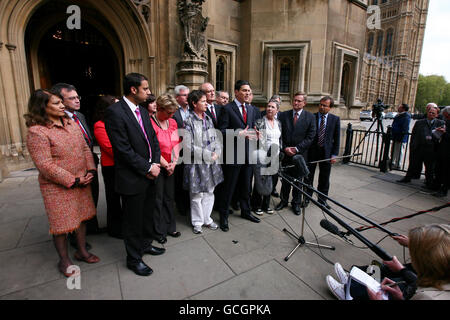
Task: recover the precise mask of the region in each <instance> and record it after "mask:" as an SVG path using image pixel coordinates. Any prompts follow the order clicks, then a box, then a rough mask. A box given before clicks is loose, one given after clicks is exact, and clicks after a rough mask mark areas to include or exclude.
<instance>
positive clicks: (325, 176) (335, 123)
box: [307, 96, 341, 209]
mask: <svg viewBox="0 0 450 320" xmlns="http://www.w3.org/2000/svg"><path fill="white" fill-rule="evenodd" d="M333 107H334V100H333V98H332V97H329V96H325V97H323V98H322V99H321V100H320V102H319V112H317V113H315V114H314V115H315V117H316V124H317V133H316V136H315V138H314V141H313V143H312V145H311V147H310V148H309V150H308V161H309V162H314V161H319V160H325V159H330V160H328V161H324V162H319V185H318V187H317V190H319V191H320V192H321V193H323V194H325V195H328V191H329V189H330V173H331V165H332V164H333V163H335V162H336V159H334V158H335V157H337V155H338V154H339V144H340V131H341V119H340V118H339V117H338V116H336V115H334V114H331V113H330V110H331V108H333ZM316 165H317V163H309V164H308V168H309V171H310V174H309V176H308V181H307V182H308V183H309V184H310V185H311V186H312V185H313V183H314V173H315V170H316ZM308 193H309V194H310V195H312V191H311V190H310V191H309V192H308ZM318 200H319V202H320V203H322V204H323V205H324V206H325V207H327V208H328V209H330V206H329V205H328V203H327V201H326V199H325V198H324V197H321V196H318Z"/></svg>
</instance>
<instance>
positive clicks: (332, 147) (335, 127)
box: [310, 112, 341, 160]
mask: <svg viewBox="0 0 450 320" xmlns="http://www.w3.org/2000/svg"><path fill="white" fill-rule="evenodd" d="M314 116H315V119H316V127H317V130H316V135H315V137H314V141H313V143H312V145H311V147H310V151H313V150H314V149H317V148H319V145H318V142H319V112H317V113H315V114H314ZM326 124H327V126H326V128H325V139H324V145H323V147H324V151H325V158H324V159H329V158H331V156H333V155H334V156H337V155H338V154H339V145H340V137H341V119H340V118H339V117H338V116H335V115H334V114H331V113H328V116H327V122H326ZM310 160H311V159H310Z"/></svg>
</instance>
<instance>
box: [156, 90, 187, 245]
mask: <svg viewBox="0 0 450 320" xmlns="http://www.w3.org/2000/svg"><path fill="white" fill-rule="evenodd" d="M177 109H178V103H177V101H176V100H175V98H174V96H172V95H171V94H163V95H161V96H159V97H158V99H156V113H155V114H153V115H152V116H151V119H152V126H153V129H154V130H155V133H156V137H157V138H158V142H159V148H160V150H161V159H160V163H161V173H160V175H159V176H158V178H157V179H156V202H155V208H154V209H153V222H154V232H155V237H156V241H158V242H159V243H161V244H163V243H166V242H167V235H169V236H172V237H179V236H180V235H181V233H180V232H178V231H176V223H175V214H174V206H173V204H174V201H175V180H174V175H173V173H174V170H175V166H176V164H177V161H178V157H179V152H180V151H179V141H180V138H179V136H178V132H177V131H178V126H177V123H176V121H175V120H174V119H172V116H173V114H174V113H175V111H177Z"/></svg>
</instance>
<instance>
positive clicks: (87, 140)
mask: <svg viewBox="0 0 450 320" xmlns="http://www.w3.org/2000/svg"><path fill="white" fill-rule="evenodd" d="M73 121H75V122H76V123H77V124H78V126H79V127H80V129H81V132H82V133H83V136H84V140H86V142H87V144H88V145H89V146H90V145H91V139H89V136H88V135H87V133H86V131H84V128H83V126H82V125H81V123H80V120H79V119H78V117H77V115H76V114H75V113H74V114H73Z"/></svg>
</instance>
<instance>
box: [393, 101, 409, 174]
mask: <svg viewBox="0 0 450 320" xmlns="http://www.w3.org/2000/svg"><path fill="white" fill-rule="evenodd" d="M408 110H409V106H408V105H407V104H406V103H402V104H401V105H399V106H398V109H397V112H398V114H397V115H396V116H395V118H394V121H392V141H393V144H392V160H391V168H392V169H400V161H401V160H402V158H403V149H404V148H405V143H406V142H408V132H409V124H410V122H411V115H410V114H409V113H408Z"/></svg>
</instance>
